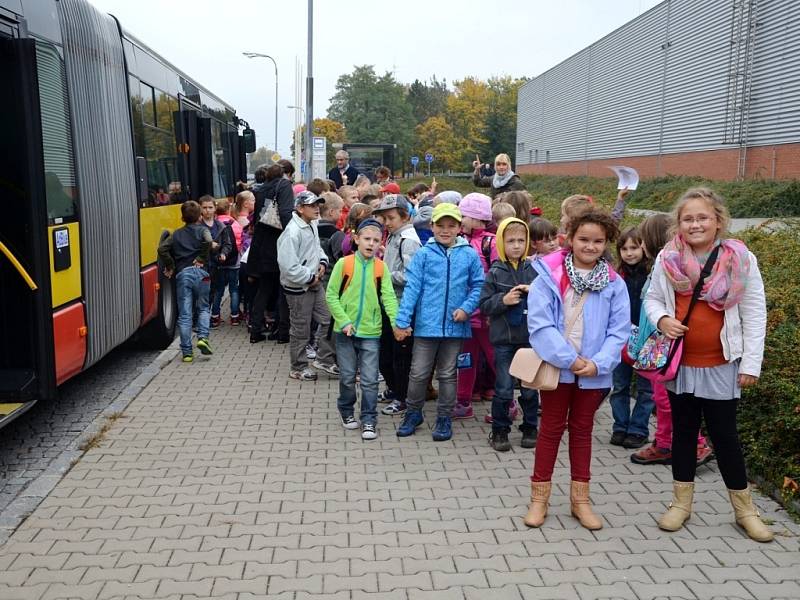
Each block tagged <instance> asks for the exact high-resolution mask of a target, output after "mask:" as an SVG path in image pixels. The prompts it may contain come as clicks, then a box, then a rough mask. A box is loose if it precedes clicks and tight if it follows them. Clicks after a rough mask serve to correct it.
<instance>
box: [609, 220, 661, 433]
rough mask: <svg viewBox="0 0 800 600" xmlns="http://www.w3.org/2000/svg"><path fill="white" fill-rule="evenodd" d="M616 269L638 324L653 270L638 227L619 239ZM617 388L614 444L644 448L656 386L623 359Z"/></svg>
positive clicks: (613, 397) (616, 372)
mask: <svg viewBox="0 0 800 600" xmlns="http://www.w3.org/2000/svg"><path fill="white" fill-rule="evenodd" d="M617 256H619V262H618V263H617V272H618V273H619V274H620V276H621V277H622V279H623V280H624V281H625V286H626V287H627V288H628V300H629V301H630V305H631V323H632V325H638V324H639V312H640V310H641V307H642V300H641V296H642V288H643V287H644V283H645V280H646V279H647V275H648V273H649V272H650V264H649V263H650V261H648V260H647V258H646V257H645V255H644V251H643V250H642V240H641V238H640V237H639V232H638V231H637V230H636V228H635V227H631V228H629V229H626V230H625V231H624V232H623V233H622V234H621V235H620V236H619V239H618V240H617ZM633 381H635V382H636V402H635V403H634V405H633V411H631V383H632V382H633ZM613 382H614V389H613V391H612V392H611V399H610V401H611V414H612V415H613V417H614V424H613V429H612V433H611V442H610V443H611V444H613V445H614V446H623V447H625V448H641V447H642V446H644V445H645V444H646V443H647V440H648V438H649V435H650V434H649V422H650V415H651V414H652V412H653V390H652V388H651V386H650V380H648V379H645V378H644V377H642V376H641V375H637V374H636V373H634V372H633V368H632V367H631V366H630V365H629V364H627V363H624V362H621V363H619V365H617V368H616V369H614V375H613Z"/></svg>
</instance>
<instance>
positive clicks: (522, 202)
mask: <svg viewBox="0 0 800 600" xmlns="http://www.w3.org/2000/svg"><path fill="white" fill-rule="evenodd" d="M498 198H499V201H500V202H507V203H508V204H510V205H511V206H513V207H514V216H515V217H516V218H518V219H519V220H520V221H524V222H525V223H527V222H528V219H530V217H531V208H532V207H533V196H531V195H530V194H529V193H528V192H524V191H515V192H506V193H505V194H502V195H501V196H498Z"/></svg>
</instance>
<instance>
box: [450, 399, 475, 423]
mask: <svg viewBox="0 0 800 600" xmlns="http://www.w3.org/2000/svg"><path fill="white" fill-rule="evenodd" d="M473 416H474V412H473V410H472V404H471V403H470V404H461V403H460V402H459V403H457V404H456V407H455V408H454V409H453V418H454V419H471V418H472V417H473Z"/></svg>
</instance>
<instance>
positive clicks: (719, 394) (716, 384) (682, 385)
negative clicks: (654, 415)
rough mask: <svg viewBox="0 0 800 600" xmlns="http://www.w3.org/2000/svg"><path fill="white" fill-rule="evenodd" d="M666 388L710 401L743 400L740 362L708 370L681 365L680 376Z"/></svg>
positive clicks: (669, 382)
mask: <svg viewBox="0 0 800 600" xmlns="http://www.w3.org/2000/svg"><path fill="white" fill-rule="evenodd" d="M666 388H667V390H668V391H670V392H672V393H674V394H694V395H695V396H697V397H698V398H706V399H708V400H732V399H734V398H737V399H738V398H741V397H742V390H741V388H740V387H739V361H738V360H735V361H733V362H730V363H726V364H724V365H719V366H717V367H707V368H702V367H687V366H684V365H681V366H680V367H679V368H678V376H677V377H676V378H675V379H673V380H672V381H668V382H667V384H666Z"/></svg>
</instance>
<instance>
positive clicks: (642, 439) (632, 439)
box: [622, 433, 647, 448]
mask: <svg viewBox="0 0 800 600" xmlns="http://www.w3.org/2000/svg"><path fill="white" fill-rule="evenodd" d="M646 443H647V436H646V435H637V434H635V433H631V434H628V435H626V436H625V439H624V440H623V441H622V447H623V448H641V447H642V446H644V445H645V444H646Z"/></svg>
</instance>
